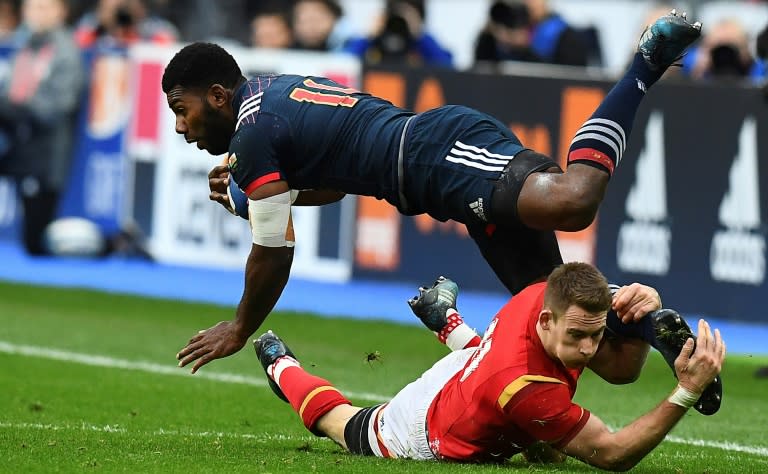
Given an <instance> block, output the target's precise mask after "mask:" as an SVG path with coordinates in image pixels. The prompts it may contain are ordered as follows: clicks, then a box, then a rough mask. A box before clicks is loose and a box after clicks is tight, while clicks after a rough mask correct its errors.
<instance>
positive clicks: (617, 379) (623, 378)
mask: <svg viewBox="0 0 768 474" xmlns="http://www.w3.org/2000/svg"><path fill="white" fill-rule="evenodd" d="M639 378H640V370H636V371H631V370H627V371H624V372H617V373H613V374H609V375H605V376H604V377H603V379H604V380H605V381H606V382H608V383H609V384H611V385H627V384H630V383H634V382H637V379H639Z"/></svg>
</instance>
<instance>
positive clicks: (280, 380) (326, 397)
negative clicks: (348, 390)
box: [267, 356, 351, 436]
mask: <svg viewBox="0 0 768 474" xmlns="http://www.w3.org/2000/svg"><path fill="white" fill-rule="evenodd" d="M267 372H268V373H269V374H270V376H271V377H272V380H274V381H275V383H277V385H279V386H280V390H282V391H283V394H285V397H286V398H287V399H288V401H289V402H290V404H291V407H292V408H293V410H294V411H295V412H296V413H298V414H299V417H301V421H302V422H303V423H304V426H306V427H307V429H308V430H310V431H312V432H313V433H314V434H316V435H318V436H321V435H322V434H321V433H319V432H317V431H315V429H314V427H315V424H316V423H317V420H319V419H320V418H321V417H322V416H323V415H325V414H326V413H328V412H329V411H331V409H333V408H335V407H337V406H339V405H345V404H346V405H351V403H350V402H349V400H347V399H346V398H345V397H344V395H342V394H341V392H339V391H338V390H337V389H336V388H335V387H334V386H332V385H331V383H330V382H329V381H327V380H325V379H322V378H320V377H316V376H314V375H312V374H310V373H308V372H307V371H305V370H304V369H303V368H302V367H301V366H300V365H299V363H298V362H297V361H296V360H295V359H293V358H292V357H288V356H286V357H281V358H280V359H278V360H277V361H275V363H274V364H272V365H271V366H270V367H269V368H268V369H267Z"/></svg>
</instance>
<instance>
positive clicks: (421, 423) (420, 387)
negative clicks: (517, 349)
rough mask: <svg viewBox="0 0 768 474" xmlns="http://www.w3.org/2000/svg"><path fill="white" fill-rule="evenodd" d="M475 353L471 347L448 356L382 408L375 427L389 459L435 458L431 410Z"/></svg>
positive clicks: (377, 436)
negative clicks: (430, 435)
mask: <svg viewBox="0 0 768 474" xmlns="http://www.w3.org/2000/svg"><path fill="white" fill-rule="evenodd" d="M474 351H475V348H470V349H463V350H460V351H454V352H451V353H450V354H448V355H446V356H445V357H443V358H442V359H440V360H439V361H438V362H437V363H435V365H433V366H432V367H431V368H430V369H429V370H427V371H426V372H424V374H423V375H422V376H421V377H419V378H418V379H417V380H416V381H414V382H412V383H410V384H408V385H407V386H406V387H405V388H403V389H402V390H400V392H398V393H397V395H395V396H394V397H393V398H392V400H390V402H389V403H388V404H387V405H386V406H384V408H382V410H381V414H380V416H379V419H378V423H377V424H376V426H375V429H376V430H378V432H377V433H376V438H377V439H378V440H380V441H381V442H382V443H383V445H384V446H385V448H386V450H387V451H388V452H389V453H390V456H388V457H401V458H402V457H405V458H410V459H434V455H433V453H432V451H431V450H430V448H429V443H428V440H427V426H426V419H427V411H428V410H429V408H430V405H431V403H432V400H434V398H435V396H436V395H437V393H438V392H439V391H440V390H441V389H442V388H443V387H444V386H445V384H446V382H448V380H450V379H451V378H452V377H453V376H454V375H455V374H456V373H457V372H458V371H459V370H461V369H462V368H463V367H464V365H465V364H466V362H467V360H469V357H470V356H471V355H472V354H473V353H474ZM371 438H373V436H371Z"/></svg>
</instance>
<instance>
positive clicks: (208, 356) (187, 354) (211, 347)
mask: <svg viewBox="0 0 768 474" xmlns="http://www.w3.org/2000/svg"><path fill="white" fill-rule="evenodd" d="M247 340H248V336H246V337H242V334H241V333H240V332H239V331H238V329H237V327H236V326H235V323H234V322H232V321H222V322H220V323H219V324H217V325H215V326H213V327H212V328H208V329H205V330H203V331H200V332H198V333H197V334H196V335H195V336H194V337H193V338H192V339H190V340H189V342H188V343H187V345H186V346H185V347H184V348H183V349H182V350H180V351H179V353H178V354H176V359H178V360H179V367H184V366H186V365H187V364H190V363H191V362H195V365H193V366H192V373H193V374H194V373H195V372H197V370H198V369H199V368H200V367H202V366H204V365H205V364H207V363H208V362H210V361H212V360H216V359H221V358H224V357H227V356H230V355H232V354H234V353H235V352H237V351H239V350H240V349H242V348H243V346H244V345H245V343H246V341H247Z"/></svg>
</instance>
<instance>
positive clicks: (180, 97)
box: [166, 86, 234, 155]
mask: <svg viewBox="0 0 768 474" xmlns="http://www.w3.org/2000/svg"><path fill="white" fill-rule="evenodd" d="M166 98H167V99H168V107H170V108H171V110H172V111H173V113H174V115H176V133H178V134H180V135H184V139H185V140H186V141H187V143H190V144H191V143H197V148H199V149H201V150H206V151H207V152H208V153H210V154H212V155H221V154H222V153H226V152H227V150H228V149H229V140H230V139H231V138H232V133H233V131H234V125H233V123H232V121H231V120H229V119H227V117H226V115H225V114H224V113H223V112H222V111H220V110H217V109H216V108H214V107H213V106H211V104H210V103H209V102H208V95H207V94H206V93H205V92H200V91H193V90H191V89H185V88H183V87H179V86H177V87H174V88H173V89H171V91H170V92H168V95H167V96H166Z"/></svg>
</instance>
